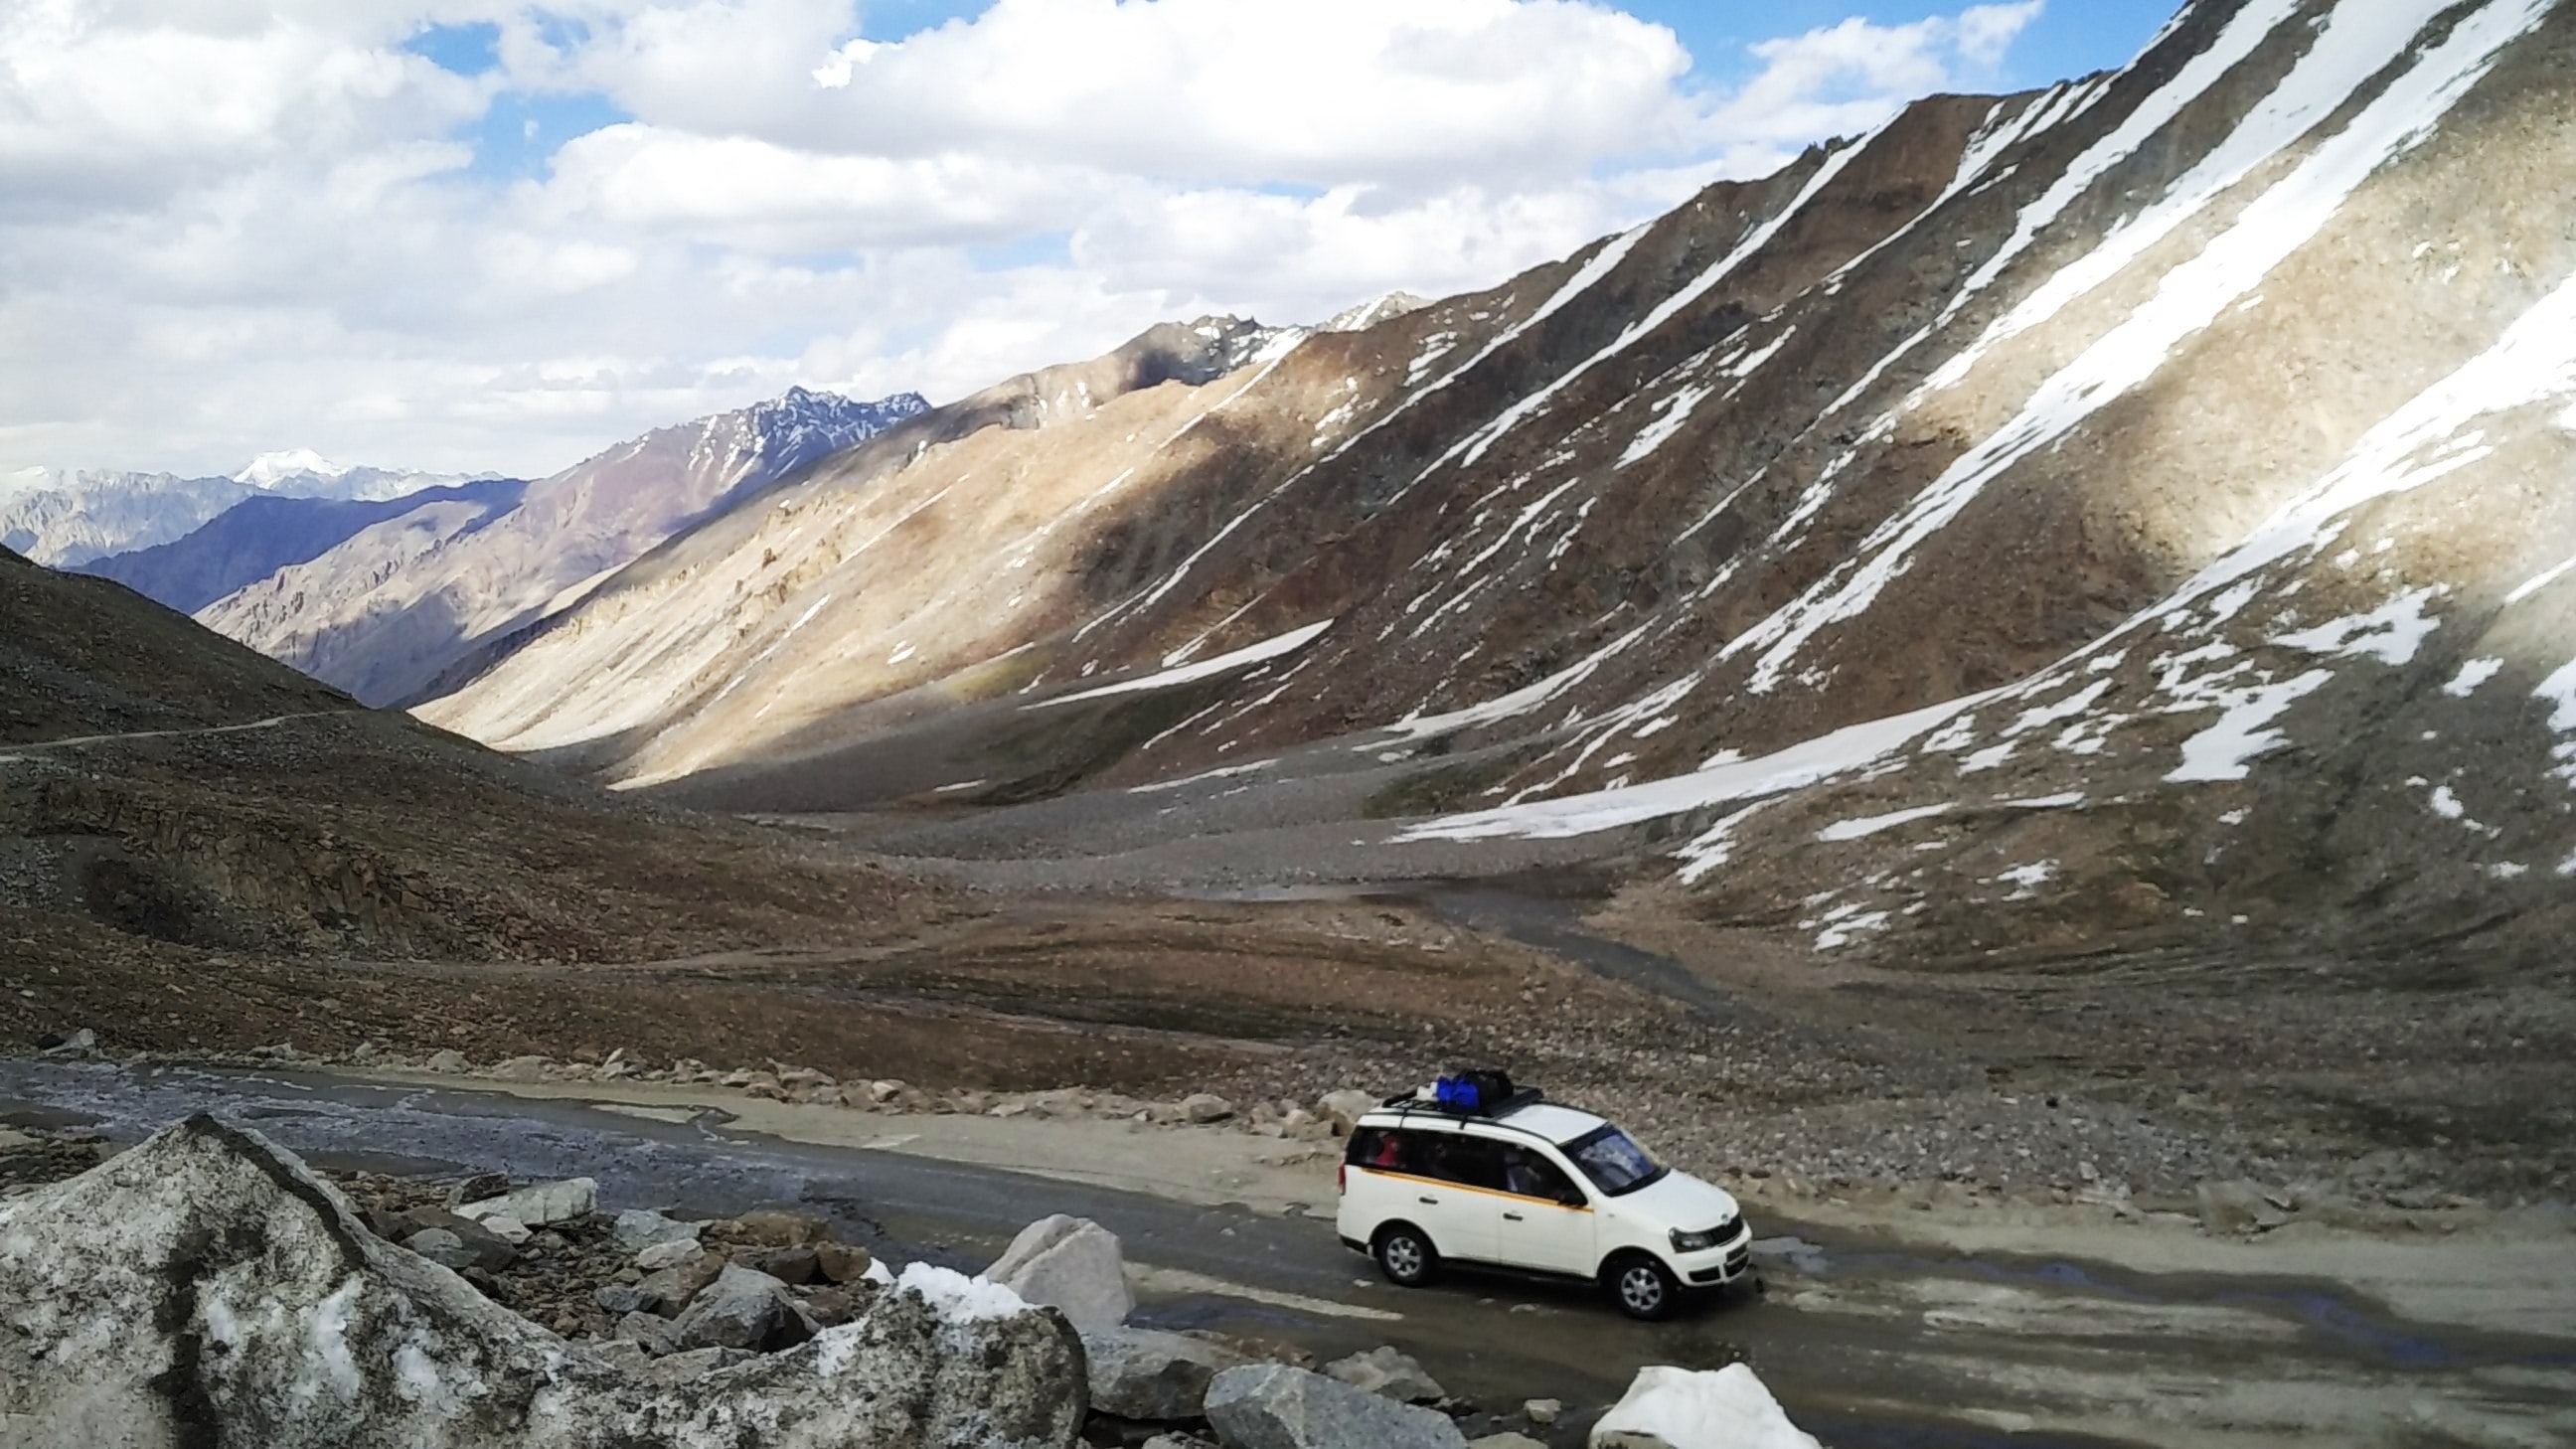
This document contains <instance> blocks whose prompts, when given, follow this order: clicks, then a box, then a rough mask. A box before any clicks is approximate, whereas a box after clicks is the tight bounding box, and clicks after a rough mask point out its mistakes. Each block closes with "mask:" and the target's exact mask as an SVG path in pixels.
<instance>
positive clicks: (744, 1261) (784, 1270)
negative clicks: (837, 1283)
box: [733, 1248, 823, 1287]
mask: <svg viewBox="0 0 2576 1449" xmlns="http://www.w3.org/2000/svg"><path fill="white" fill-rule="evenodd" d="M733 1260H734V1261H735V1262H737V1263H739V1264H741V1265H742V1266H744V1267H746V1268H749V1269H751V1270H752V1271H753V1272H755V1273H766V1274H768V1275H769V1276H770V1277H772V1278H775V1279H777V1280H778V1281H779V1282H781V1283H785V1284H788V1285H789V1286H791V1287H792V1286H795V1285H797V1284H802V1283H811V1282H813V1281H815V1280H816V1279H818V1278H820V1277H822V1276H823V1272H822V1269H821V1268H820V1267H819V1266H817V1265H816V1262H815V1253H814V1250H813V1249H812V1248H751V1249H744V1250H738V1251H736V1252H735V1254H734V1255H733Z"/></svg>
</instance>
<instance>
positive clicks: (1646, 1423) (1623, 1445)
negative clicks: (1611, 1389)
mask: <svg viewBox="0 0 2576 1449" xmlns="http://www.w3.org/2000/svg"><path fill="white" fill-rule="evenodd" d="M1591 1442H1592V1449H1821V1446H1819V1445H1818V1444H1817V1443H1816V1440H1815V1436H1813V1435H1811V1434H1809V1433H1807V1432H1806V1431H1805V1430H1802V1429H1800V1428H1799V1427H1798V1426H1797V1425H1795V1424H1792V1423H1790V1422H1789V1415H1788V1413H1787V1412H1786V1411H1785V1410H1783V1409H1782V1408H1781V1407H1780V1401H1779V1400H1777V1399H1775V1398H1773V1397H1771V1391H1770V1390H1769V1389H1767V1388H1765V1387H1763V1385H1762V1380H1761V1378H1760V1377H1758V1376H1757V1375H1755V1373H1754V1372H1753V1370H1752V1369H1751V1368H1750V1367H1748V1366H1747V1365H1744V1364H1740V1363H1739V1364H1729V1365H1728V1366H1726V1367H1725V1368H1722V1369H1718V1370H1716V1371H1715V1372H1694V1371H1692V1370H1690V1369H1678V1368H1644V1369H1639V1370H1638V1371H1637V1378H1636V1381H1635V1382H1634V1383H1631V1384H1630V1385H1629V1386H1628V1394H1627V1397H1625V1398H1623V1399H1621V1400H1620V1401H1619V1402H1618V1403H1617V1404H1616V1405H1615V1406H1613V1407H1612V1408H1611V1410H1610V1412H1609V1413H1607V1414H1604V1415H1602V1416H1601V1422H1599V1423H1597V1424H1595V1425H1593V1426H1592V1441H1591Z"/></svg>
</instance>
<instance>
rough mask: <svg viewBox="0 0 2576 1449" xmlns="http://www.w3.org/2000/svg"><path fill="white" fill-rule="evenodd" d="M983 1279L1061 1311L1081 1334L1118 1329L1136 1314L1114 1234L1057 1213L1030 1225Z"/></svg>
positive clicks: (1078, 1219)
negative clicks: (1128, 1317) (1129, 1316)
mask: <svg viewBox="0 0 2576 1449" xmlns="http://www.w3.org/2000/svg"><path fill="white" fill-rule="evenodd" d="M984 1276H985V1277H987V1278H989V1279H991V1280H992V1281H994V1282H996V1283H999V1284H1001V1285H1002V1286H1003V1287H1005V1288H1008V1289H1010V1290H1011V1291H1012V1292H1014V1293H1017V1294H1019V1295H1020V1297H1022V1298H1024V1299H1026V1300H1027V1301H1029V1302H1031V1303H1037V1304H1043V1305H1045V1306H1047V1307H1049V1308H1054V1309H1058V1310H1060V1311H1061V1312H1062V1313H1063V1314H1064V1316H1065V1317H1066V1318H1068V1319H1070V1320H1072V1323H1073V1326H1074V1327H1076V1328H1078V1329H1081V1330H1082V1331H1083V1332H1085V1333H1093V1332H1098V1331H1099V1330H1101V1329H1107V1328H1116V1327H1117V1326H1118V1325H1120V1324H1122V1323H1125V1322H1126V1321H1127V1315H1128V1314H1130V1313H1133V1312H1135V1311H1136V1298H1135V1295H1134V1294H1133V1293H1131V1292H1130V1291H1129V1290H1128V1287H1127V1262H1126V1257H1125V1255H1124V1254H1123V1253H1122V1252H1120V1250H1119V1246H1118V1235H1117V1234H1115V1233H1112V1232H1111V1231H1109V1230H1108V1229H1107V1228H1104V1227H1102V1226H1101V1225H1100V1224H1098V1223H1095V1222H1093V1221H1091V1220H1090V1219H1089V1218H1074V1217H1066V1216H1065V1215H1063V1214H1062V1213H1058V1214H1057V1215H1056V1216H1054V1217H1051V1218H1041V1219H1039V1220H1038V1221H1036V1222H1033V1223H1031V1224H1029V1225H1028V1226H1027V1227H1025V1228H1022V1229H1021V1230H1020V1235H1019V1236H1018V1237H1016V1238H1013V1239H1012V1240H1011V1246H1010V1247H1009V1248H1008V1249H1006V1250H1005V1251H1004V1252H1003V1254H1002V1256H1001V1257H999V1258H997V1259H995V1260H994V1262H993V1266H992V1267H990V1268H988V1269H986V1270H985V1271H984Z"/></svg>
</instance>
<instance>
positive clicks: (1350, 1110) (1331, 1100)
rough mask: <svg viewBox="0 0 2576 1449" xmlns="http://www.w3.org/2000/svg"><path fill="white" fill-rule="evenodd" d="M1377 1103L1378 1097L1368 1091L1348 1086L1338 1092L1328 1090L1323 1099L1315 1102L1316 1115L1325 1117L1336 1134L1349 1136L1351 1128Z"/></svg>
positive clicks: (1337, 1135)
mask: <svg viewBox="0 0 2576 1449" xmlns="http://www.w3.org/2000/svg"><path fill="white" fill-rule="evenodd" d="M1377 1105H1378V1099H1377V1098H1375V1097H1373V1096H1370V1095H1369V1094H1368V1093H1366V1092H1362V1091H1357V1090H1355V1089H1352V1088H1347V1087H1346V1088H1344V1089H1343V1090H1341V1091H1338V1092H1326V1093H1325V1094H1324V1097H1323V1100H1322V1101H1319V1102H1317V1103H1316V1104H1315V1115H1316V1116H1318V1117H1321V1118H1323V1119H1324V1121H1325V1122H1326V1123H1327V1124H1329V1125H1330V1126H1331V1127H1332V1129H1333V1135H1334V1136H1336V1137H1348V1136H1350V1135H1351V1128H1352V1127H1354V1126H1356V1125H1358V1123H1359V1120H1360V1118H1361V1117H1363V1116H1366V1115H1367V1114H1368V1113H1369V1112H1371V1111H1373V1110H1374V1109H1375V1108H1376V1107H1377Z"/></svg>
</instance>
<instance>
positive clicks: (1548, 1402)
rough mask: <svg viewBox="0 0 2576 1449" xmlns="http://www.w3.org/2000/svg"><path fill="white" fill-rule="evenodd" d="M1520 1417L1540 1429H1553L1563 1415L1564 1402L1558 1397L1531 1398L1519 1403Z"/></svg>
mask: <svg viewBox="0 0 2576 1449" xmlns="http://www.w3.org/2000/svg"><path fill="white" fill-rule="evenodd" d="M1521 1417H1522V1418H1524V1419H1527V1420H1529V1421H1530V1422H1531V1423H1533V1424H1536V1425H1537V1426H1539V1427H1540V1428H1542V1429H1553V1428H1555V1427H1556V1421H1557V1420H1559V1419H1562V1418H1564V1417H1565V1404H1564V1402H1563V1401H1562V1400H1558V1399H1532V1400H1530V1401H1529V1402H1528V1403H1526V1404H1523V1405H1521Z"/></svg>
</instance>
